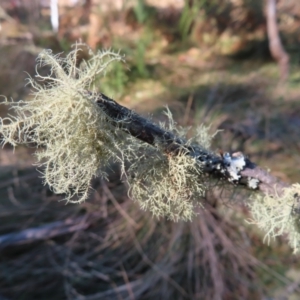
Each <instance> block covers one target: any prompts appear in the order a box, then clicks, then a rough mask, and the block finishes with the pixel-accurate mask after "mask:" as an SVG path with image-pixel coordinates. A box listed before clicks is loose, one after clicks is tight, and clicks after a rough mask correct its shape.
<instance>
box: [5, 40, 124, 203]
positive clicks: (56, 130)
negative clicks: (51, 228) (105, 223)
mask: <svg viewBox="0 0 300 300" xmlns="http://www.w3.org/2000/svg"><path fill="white" fill-rule="evenodd" d="M80 46H81V45H76V46H75V49H74V51H72V52H70V53H69V54H68V55H67V56H66V57H65V58H63V57H62V56H61V55H60V56H59V55H53V54H52V52H51V50H44V51H43V52H41V53H40V54H39V56H38V60H37V61H38V66H49V67H50V69H51V71H50V74H49V75H47V76H42V75H40V74H39V73H38V71H37V75H36V80H34V79H32V78H30V79H29V83H30V84H31V86H32V87H33V89H34V93H33V96H34V97H33V99H32V100H26V101H19V102H9V101H7V99H5V101H4V103H5V104H7V105H10V106H11V108H12V109H13V110H14V115H11V116H9V117H7V118H4V119H1V120H0V133H1V134H2V135H3V141H2V143H3V144H6V143H9V144H11V145H13V146H16V145H17V144H32V145H34V146H36V147H37V148H39V151H37V153H36V156H37V160H38V163H37V164H38V166H39V167H41V169H42V172H43V177H44V181H45V183H47V184H49V186H50V187H51V188H52V189H53V191H54V192H55V193H63V194H65V195H66V199H67V200H68V201H74V202H80V201H83V200H85V199H86V198H87V197H88V192H89V190H90V181H91V179H92V177H93V176H96V175H103V176H105V173H103V172H102V171H101V167H103V166H104V165H105V164H106V163H107V162H108V160H109V159H110V158H118V141H117V140H116V139H115V137H116V133H115V129H114V128H113V127H112V126H111V125H110V123H109V122H108V121H107V118H106V117H105V114H104V113H103V112H102V111H101V110H100V109H99V107H98V106H97V104H96V102H95V101H94V99H93V98H95V97H93V92H92V93H91V94H89V95H88V94H87V92H86V90H91V88H92V86H91V85H92V82H93V81H94V79H95V77H96V76H99V74H103V73H104V72H105V71H106V69H107V67H108V66H109V64H110V63H112V62H113V61H120V60H122V59H123V58H122V57H121V56H120V55H119V54H118V53H113V52H111V51H105V52H100V51H99V52H97V53H95V54H94V53H92V52H91V50H89V51H90V52H89V54H90V57H91V58H90V59H89V60H88V61H84V60H83V61H82V62H81V63H80V64H79V65H78V61H77V57H78V53H79V51H80V49H79V47H80Z"/></svg>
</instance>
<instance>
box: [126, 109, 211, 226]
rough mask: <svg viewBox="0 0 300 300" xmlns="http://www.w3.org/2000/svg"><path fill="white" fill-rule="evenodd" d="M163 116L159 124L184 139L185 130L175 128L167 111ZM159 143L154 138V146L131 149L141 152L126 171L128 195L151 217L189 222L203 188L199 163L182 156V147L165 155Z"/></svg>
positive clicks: (199, 202)
mask: <svg viewBox="0 0 300 300" xmlns="http://www.w3.org/2000/svg"><path fill="white" fill-rule="evenodd" d="M166 115H167V116H168V122H167V123H161V124H160V125H161V127H163V128H165V129H166V130H169V131H172V132H174V133H175V134H176V135H177V136H180V137H182V138H184V137H185V133H186V131H185V130H184V129H183V128H179V129H178V128H176V124H175V122H174V121H173V118H172V114H171V112H170V111H169V110H167V111H166ZM188 144H190V142H188ZM160 145H161V141H157V149H155V148H153V147H150V146H148V145H146V144H144V145H140V146H139V147H140V149H138V150H135V151H134V152H135V153H142V154H141V155H140V156H139V157H135V158H134V160H132V163H131V167H130V169H129V172H128V173H129V175H130V176H129V177H128V183H129V187H130V189H129V193H130V197H131V198H133V199H134V200H135V201H138V202H139V204H140V206H141V208H142V209H143V210H149V211H150V212H151V213H152V214H153V215H154V216H155V217H158V218H159V217H167V218H168V219H170V220H172V221H178V220H184V221H190V220H191V219H192V218H193V216H195V215H196V207H197V206H201V198H203V195H204V192H205V190H206V188H205V179H204V176H202V168H201V165H200V164H199V162H197V160H196V159H194V158H192V157H190V156H188V155H186V149H185V148H184V146H182V149H181V152H180V154H179V155H166V154H163V153H162V151H160ZM201 180H202V182H201Z"/></svg>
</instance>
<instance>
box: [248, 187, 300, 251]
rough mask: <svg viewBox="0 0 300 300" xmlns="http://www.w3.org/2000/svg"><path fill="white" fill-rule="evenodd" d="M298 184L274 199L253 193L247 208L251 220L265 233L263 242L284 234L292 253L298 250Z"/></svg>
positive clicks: (299, 243)
mask: <svg viewBox="0 0 300 300" xmlns="http://www.w3.org/2000/svg"><path fill="white" fill-rule="evenodd" d="M299 195H300V184H293V185H291V186H290V187H289V188H286V189H285V190H284V192H283V194H282V195H280V196H279V195H277V196H276V197H274V196H270V195H262V194H258V193H255V194H253V196H252V199H251V201H250V202H249V203H250V204H249V206H250V208H251V211H252V216H253V219H252V220H251V223H255V224H257V225H258V226H259V227H260V228H262V229H263V230H264V231H265V232H266V235H265V240H267V241H268V242H269V241H270V239H271V238H274V237H276V236H279V235H282V234H283V233H286V234H287V236H288V240H289V244H290V246H291V247H292V248H293V249H294V252H298V251H299V250H300V210H299V208H300V197H299Z"/></svg>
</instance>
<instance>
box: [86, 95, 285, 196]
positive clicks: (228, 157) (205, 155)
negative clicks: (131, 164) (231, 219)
mask: <svg viewBox="0 0 300 300" xmlns="http://www.w3.org/2000/svg"><path fill="white" fill-rule="evenodd" d="M89 94H90V93H89ZM95 101H96V102H97V104H98V105H99V107H100V108H101V109H102V110H103V111H104V112H105V113H106V115H107V116H108V117H109V118H110V119H111V123H112V124H113V125H114V126H116V127H118V128H119V129H121V130H122V131H124V132H126V133H128V134H130V135H132V136H133V137H135V138H137V139H139V140H141V141H143V142H146V143H148V144H150V145H152V146H158V145H159V147H160V149H162V150H163V151H164V152H165V153H167V154H173V155H178V154H179V153H181V152H182V150H183V149H184V150H185V152H186V154H187V155H190V156H191V157H193V158H196V159H197V161H198V162H199V164H200V165H201V167H202V168H203V170H204V172H205V173H207V174H208V175H210V176H213V177H216V178H219V179H224V180H227V181H229V182H230V183H232V184H235V185H241V186H244V187H247V188H249V189H251V190H260V191H261V192H263V193H265V194H269V195H280V194H282V193H283V190H284V188H286V187H288V186H289V185H288V184H287V183H285V182H282V181H281V180H279V179H278V178H276V177H274V176H272V175H271V174H269V173H268V172H267V171H265V170H263V169H262V168H260V167H258V166H256V165H255V164H254V163H253V162H251V161H250V159H248V158H247V157H246V156H245V155H244V154H243V153H241V152H236V153H233V154H229V153H225V154H224V155H219V154H215V153H213V152H210V151H208V150H207V149H204V148H201V147H200V146H198V145H188V144H187V141H186V140H184V139H182V138H179V137H177V136H176V135H175V134H173V133H172V132H169V131H166V130H164V129H162V128H161V127H159V126H158V125H156V124H154V123H152V122H150V121H149V120H148V119H146V118H144V117H142V116H140V115H138V114H137V113H135V112H133V111H132V110H130V109H128V108H126V107H124V106H122V105H120V104H118V103H117V102H116V101H114V100H113V99H110V98H109V97H107V96H105V95H104V94H102V93H99V94H98V96H97V98H96V99H95Z"/></svg>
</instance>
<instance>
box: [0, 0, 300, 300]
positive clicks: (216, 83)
mask: <svg viewBox="0 0 300 300" xmlns="http://www.w3.org/2000/svg"><path fill="white" fill-rule="evenodd" d="M52 2H53V4H55V2H56V1H52ZM57 5H58V12H59V26H58V28H55V26H54V27H53V23H52V25H51V21H50V20H51V9H50V7H51V5H50V1H49V0H31V1H26V0H19V1H15V0H1V4H0V94H1V95H5V96H7V97H8V98H13V99H14V100H16V101H17V100H20V99H25V98H29V97H30V88H29V87H28V86H26V85H25V83H26V82H25V78H26V77H28V74H29V75H31V76H34V73H35V63H36V62H35V59H36V56H37V54H38V53H39V52H40V51H41V49H44V48H51V49H52V50H53V52H55V53H61V52H64V53H67V52H68V51H69V50H70V49H71V46H72V44H74V42H76V41H79V40H81V41H83V42H86V43H87V44H88V45H89V46H90V47H91V48H92V49H94V50H97V49H103V48H112V49H114V50H116V51H118V50H120V52H121V53H123V54H125V55H126V61H127V63H126V65H122V64H115V65H114V66H113V67H112V68H111V70H110V72H108V73H107V75H106V76H105V77H104V78H101V80H100V79H99V82H96V86H98V88H99V91H101V92H103V93H105V94H107V95H108V96H110V97H112V98H114V99H115V100H117V101H118V102H119V103H121V104H122V105H125V106H127V107H130V108H133V109H135V110H136V111H137V112H139V113H141V114H143V115H146V116H149V117H150V118H152V119H153V120H155V121H162V120H164V117H163V116H162V115H161V112H162V110H163V109H164V106H166V105H168V106H169V108H170V109H171V111H172V112H173V114H174V117H175V120H176V122H177V123H178V124H179V125H181V126H191V128H193V127H194V126H196V125H199V124H202V123H203V124H205V125H207V126H210V128H211V132H212V133H214V132H215V131H216V130H220V129H222V132H221V133H219V134H218V135H217V137H216V138H215V140H214V145H213V147H214V149H224V150H226V151H236V150H241V151H244V152H245V153H246V154H247V155H249V157H250V158H251V159H252V160H253V161H255V162H256V163H258V164H260V165H261V166H262V167H265V168H269V169H271V171H272V173H273V174H275V175H276V176H278V177H280V178H281V179H283V180H284V181H286V182H290V183H292V182H299V181H300V179H299V178H300V171H299V167H298V166H299V165H300V156H299V151H300V138H299V128H300V104H299V98H300V85H299V84H300V66H299V63H300V2H299V1H298V0H279V1H278V2H277V13H278V27H279V31H280V35H281V39H282V43H283V45H284V48H285V50H286V51H287V53H288V54H289V57H290V72H289V77H288V79H287V80H286V82H280V81H279V78H280V74H279V68H278V65H277V64H276V62H275V61H273V60H272V58H271V55H270V52H269V48H268V36H267V30H266V18H265V12H264V2H263V1H261V0H189V1H183V0H165V1H157V0H148V1H146V0H127V1H126V0H86V1H83V0H82V1H80V0H78V1H76V0H73V1H71V0H58V1H57ZM52 14H53V11H52ZM84 58H85V55H84V53H83V55H82V57H81V58H80V59H84ZM43 71H44V72H48V70H43ZM7 113H8V111H7V110H6V107H3V106H1V110H0V115H1V116H2V117H3V116H5V115H6V114H7ZM191 134H192V129H191ZM32 153H33V149H30V148H24V147H19V148H17V149H16V150H15V153H13V149H12V148H10V147H8V146H7V147H4V148H3V149H1V152H0V252H1V254H0V299H1V300H4V299H8V300H9V299H28V300H29V299H57V300H59V299H78V300H79V299H87V300H92V299H95V300H97V299H130V300H133V299H299V298H300V286H299V284H300V263H299V260H298V256H296V255H292V251H291V249H290V248H289V247H288V246H287V243H286V241H285V239H284V237H282V238H280V239H277V240H276V241H272V242H271V244H270V245H266V244H264V243H263V236H264V235H263V233H262V232H260V231H259V230H258V229H257V228H255V226H253V225H252V226H250V225H248V224H247V222H246V221H245V220H247V219H249V218H251V216H250V215H249V212H248V209H247V205H246V202H247V194H245V193H242V192H241V191H238V190H236V189H230V190H228V189H220V188H218V189H214V190H212V191H210V192H209V193H207V195H206V202H205V203H206V205H205V209H204V210H199V216H198V218H196V219H195V220H194V221H193V222H191V223H184V222H178V223H172V222H170V221H168V220H156V219H154V218H153V217H152V216H151V215H150V214H148V213H147V212H144V211H141V210H140V208H139V207H138V204H137V203H134V202H133V201H132V200H130V199H128V196H127V187H126V186H124V184H123V183H122V181H121V179H120V175H119V170H118V169H117V168H116V167H114V165H112V166H111V168H110V169H109V170H108V173H109V181H108V182H107V181H105V180H102V179H99V178H98V179H95V180H94V182H93V187H94V191H93V193H92V194H91V197H90V200H89V201H87V202H86V203H83V204H80V205H78V204H76V205H75V204H68V205H66V203H65V202H63V201H59V200H61V199H63V195H62V196H59V195H54V194H53V193H52V192H51V191H50V190H49V189H48V188H47V186H43V184H42V180H41V178H40V176H39V173H38V171H36V169H35V167H34V166H32V163H34V157H33V155H32ZM68 224H76V226H73V227H72V226H69V225H68ZM47 226H50V227H51V226H52V227H51V228H52V229H53V228H54V229H53V230H52V231H51V232H50V234H49V231H45V233H43V232H42V231H41V230H42V229H43V228H46V227H47ZM47 228H48V227H47ZM26 229H36V231H37V232H38V231H40V232H42V236H41V237H40V238H39V240H37V239H32V240H30V237H29V238H28V239H27V241H23V242H19V243H17V244H14V245H13V244H10V245H6V244H5V243H4V242H3V237H4V236H5V235H6V234H11V233H22V232H23V233H26V231H24V230H26ZM1 238H2V240H1ZM1 241H2V244H1Z"/></svg>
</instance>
